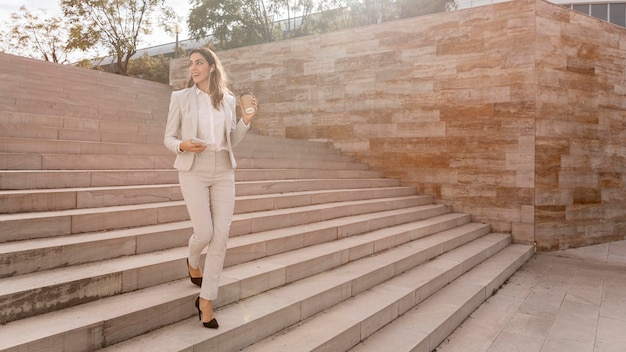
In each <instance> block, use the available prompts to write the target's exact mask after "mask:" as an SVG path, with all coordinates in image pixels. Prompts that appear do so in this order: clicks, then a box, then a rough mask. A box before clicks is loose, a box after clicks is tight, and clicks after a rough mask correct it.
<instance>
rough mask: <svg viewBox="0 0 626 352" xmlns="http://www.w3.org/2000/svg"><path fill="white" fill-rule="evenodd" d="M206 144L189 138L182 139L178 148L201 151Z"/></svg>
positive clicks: (187, 150)
mask: <svg viewBox="0 0 626 352" xmlns="http://www.w3.org/2000/svg"><path fill="white" fill-rule="evenodd" d="M206 147H207V145H206V144H204V143H201V142H194V141H192V139H191V138H189V139H188V140H186V141H182V142H181V143H180V144H179V146H178V148H180V150H182V151H183V152H192V153H202V152H203V151H204V150H205V149H206Z"/></svg>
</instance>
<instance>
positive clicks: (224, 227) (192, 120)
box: [164, 49, 258, 329]
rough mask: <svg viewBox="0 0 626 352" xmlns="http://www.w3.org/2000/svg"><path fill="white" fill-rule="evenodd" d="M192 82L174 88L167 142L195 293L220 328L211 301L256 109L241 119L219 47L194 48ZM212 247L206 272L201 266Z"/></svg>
mask: <svg viewBox="0 0 626 352" xmlns="http://www.w3.org/2000/svg"><path fill="white" fill-rule="evenodd" d="M189 74H190V75H191V78H190V80H189V84H188V88H186V89H182V90H179V91H175V92H173V93H172V97H171V100H170V107H169V113H168V116H167V125H166V127H165V137H164V144H165V146H166V147H167V148H168V149H169V150H171V151H172V152H174V153H176V161H175V162H174V167H175V168H176V169H178V170H179V174H178V178H179V182H180V188H181V191H182V194H183V199H184V200H185V204H186V205H187V211H188V212H189V217H190V219H191V224H192V226H193V234H192V235H191V237H190V238H189V254H188V258H187V267H188V271H189V277H190V278H191V282H193V283H194V284H196V285H198V286H200V295H199V296H198V298H197V299H196V308H197V309H198V316H199V318H200V320H201V321H202V324H203V325H204V327H207V328H212V329H217V328H218V326H219V325H218V323H217V320H216V319H215V317H214V316H213V308H212V305H211V301H212V300H214V299H215V298H217V292H218V288H219V276H220V273H221V271H222V268H223V266H224V256H225V255H226V242H227V240H228V232H229V230H230V224H231V221H232V217H233V211H234V208H235V171H234V169H235V168H236V166H237V164H236V162H235V157H234V155H233V147H234V146H235V145H237V143H239V142H240V141H241V140H242V139H243V137H244V135H245V134H246V132H247V131H248V129H249V127H250V121H251V120H252V117H253V116H254V115H255V114H256V111H257V110H258V109H257V103H256V99H255V98H253V99H252V104H253V106H254V107H255V109H254V112H253V113H250V114H248V113H246V112H245V110H244V109H242V117H241V119H240V120H239V121H237V117H236V110H235V102H236V99H235V97H234V96H233V95H232V94H231V92H230V91H229V90H228V88H227V85H228V79H227V78H226V74H225V72H224V69H223V67H222V64H221V63H220V61H219V59H218V57H217V56H216V55H215V53H214V52H212V51H211V50H208V49H194V50H192V51H191V54H190V56H189ZM205 248H208V249H207V254H206V258H205V261H204V273H203V272H202V269H201V266H200V257H201V253H202V251H203V250H204V249H205Z"/></svg>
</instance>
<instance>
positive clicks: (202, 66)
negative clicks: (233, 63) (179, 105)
mask: <svg viewBox="0 0 626 352" xmlns="http://www.w3.org/2000/svg"><path fill="white" fill-rule="evenodd" d="M212 70H213V67H211V66H210V65H209V62H208V61H207V60H206V59H205V58H204V56H202V54H200V53H193V54H191V56H190V57H189V74H190V75H191V78H192V79H193V82H194V83H195V84H200V85H204V84H205V83H204V82H207V83H208V81H209V75H210V74H211V71H212Z"/></svg>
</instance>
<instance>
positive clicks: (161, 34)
mask: <svg viewBox="0 0 626 352" xmlns="http://www.w3.org/2000/svg"><path fill="white" fill-rule="evenodd" d="M60 3H61V0H0V26H2V27H4V25H5V22H9V23H10V19H11V13H15V12H19V10H20V7H21V6H26V9H28V11H29V12H31V13H33V14H40V11H39V9H44V10H46V16H47V17H57V16H59V17H60V16H61V15H62V12H61V5H60ZM165 4H166V5H167V6H170V7H172V8H173V9H174V10H175V11H176V15H177V16H179V17H181V19H182V20H183V22H181V23H180V25H181V28H182V30H183V31H182V33H181V34H179V36H178V39H179V40H184V39H187V38H188V35H187V23H186V19H187V17H188V16H189V8H190V6H189V0H178V1H177V0H165ZM172 25H173V24H172ZM175 41H176V37H175V36H174V35H173V34H168V33H165V31H163V30H161V29H160V28H157V27H156V26H155V28H154V31H153V34H152V35H151V36H150V37H147V38H145V39H144V45H140V48H144V47H150V46H155V45H161V44H167V43H174V42H175Z"/></svg>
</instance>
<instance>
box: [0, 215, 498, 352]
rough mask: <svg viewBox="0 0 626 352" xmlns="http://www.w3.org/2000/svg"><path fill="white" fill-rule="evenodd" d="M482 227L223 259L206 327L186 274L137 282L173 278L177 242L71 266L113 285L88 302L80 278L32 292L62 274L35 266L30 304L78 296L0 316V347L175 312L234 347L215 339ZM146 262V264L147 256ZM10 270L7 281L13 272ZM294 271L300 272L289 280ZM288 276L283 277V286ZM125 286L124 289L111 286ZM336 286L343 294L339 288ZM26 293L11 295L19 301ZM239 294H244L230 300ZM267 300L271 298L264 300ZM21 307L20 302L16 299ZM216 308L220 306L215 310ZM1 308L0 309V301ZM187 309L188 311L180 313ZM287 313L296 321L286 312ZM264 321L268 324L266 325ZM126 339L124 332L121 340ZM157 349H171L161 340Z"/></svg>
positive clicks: (198, 331) (61, 339)
mask: <svg viewBox="0 0 626 352" xmlns="http://www.w3.org/2000/svg"><path fill="white" fill-rule="evenodd" d="M488 231H489V226H488V225H484V224H475V223H474V224H467V225H463V226H460V227H457V228H454V229H451V230H447V231H442V232H439V233H437V234H435V235H432V236H431V235H430V234H429V233H425V232H424V231H415V232H414V231H411V229H408V228H406V225H403V227H402V229H401V230H396V231H394V228H393V227H388V228H385V229H381V230H377V231H373V232H370V233H367V234H364V235H362V236H352V237H346V238H341V239H337V240H335V241H332V242H329V243H322V244H317V245H314V246H310V247H306V248H302V249H299V250H293V251H289V252H287V253H282V254H277V255H274V256H271V257H267V258H262V259H259V260H255V261H250V262H246V263H243V264H240V265H235V266H231V267H228V268H225V269H224V272H223V274H222V276H221V279H220V295H219V298H218V299H217V300H215V301H214V302H213V304H214V307H215V308H216V309H217V311H216V315H217V317H219V319H220V324H221V325H222V326H223V327H220V329H219V330H217V331H212V332H210V331H207V330H206V329H204V328H202V327H201V325H198V324H199V323H198V322H197V320H196V319H197V315H196V312H195V307H194V306H193V301H194V299H195V297H196V295H197V287H194V286H193V285H192V284H191V283H190V282H189V281H188V279H182V280H178V281H172V282H167V283H165V284H161V285H159V284H157V285H155V286H150V287H149V288H145V289H137V288H139V287H138V286H139V285H140V284H141V283H142V282H143V283H148V284H150V283H149V282H147V281H151V280H155V277H160V279H159V280H161V282H166V281H168V280H171V278H169V277H166V276H171V275H170V271H176V272H178V273H179V274H178V275H174V277H175V276H179V277H180V276H184V275H186V265H185V262H184V258H186V257H185V253H184V252H185V248H180V249H177V251H178V252H176V250H172V251H165V252H163V253H160V254H159V253H155V254H152V255H151V256H152V257H153V259H152V260H150V259H149V258H146V256H133V257H130V258H121V259H118V260H115V261H114V263H110V264H106V263H96V264H93V265H84V266H81V267H80V269H79V272H82V275H83V276H84V277H85V278H91V279H90V281H89V282H90V283H93V284H95V283H94V282H95V281H97V278H99V277H101V278H103V280H105V281H106V278H107V277H109V278H110V279H111V280H110V281H111V282H109V283H108V286H107V287H110V291H112V292H115V291H117V292H116V294H115V295H114V296H111V297H106V298H101V299H98V300H95V301H93V302H87V303H83V302H84V301H83V302H80V300H81V299H82V300H85V299H86V298H85V296H87V295H89V294H90V293H91V294H96V295H97V294H101V293H102V292H101V291H92V290H90V289H89V287H82V288H78V289H77V286H74V291H81V292H82V294H81V293H78V292H77V293H76V294H78V295H80V297H81V298H80V299H75V298H72V296H71V294H70V292H67V291H63V289H58V291H56V294H53V293H55V292H51V293H49V294H43V293H40V291H38V290H34V289H32V285H33V284H34V285H37V286H42V285H48V286H47V287H50V289H52V290H53V289H54V287H55V285H54V284H56V283H57V282H58V280H57V282H55V280H54V278H59V280H60V279H62V278H63V277H64V275H63V274H61V273H59V274H57V275H41V276H42V279H44V278H45V281H47V282H49V283H46V284H44V283H43V282H41V281H39V280H36V279H35V277H36V275H38V274H33V275H31V276H30V277H28V279H22V283H21V286H22V287H24V288H27V289H29V290H32V292H33V294H34V295H36V297H37V298H39V300H41V301H42V302H41V303H40V305H42V306H43V305H45V304H46V302H49V301H50V300H52V299H53V297H55V296H58V297H65V298H64V299H65V300H66V301H74V302H73V304H77V303H81V304H80V305H78V306H74V307H71V308H67V309H58V310H56V311H54V312H51V313H46V314H41V315H37V316H34V317H30V318H24V319H21V320H17V321H13V322H9V323H6V324H5V325H4V326H3V328H2V329H1V330H0V350H3V351H14V350H19V349H22V350H23V349H24V348H26V349H29V350H39V349H46V346H47V347H48V348H49V347H50V346H62V349H63V350H64V351H67V352H70V351H91V350H95V349H98V348H100V347H103V346H107V345H113V344H115V343H117V342H121V341H124V340H127V339H130V338H133V337H136V336H140V335H141V334H144V333H147V332H148V331H151V330H154V329H157V328H159V327H163V326H167V325H170V324H174V323H176V322H177V321H181V320H183V322H182V324H183V325H188V324H192V323H193V324H196V325H195V329H191V330H190V331H188V333H192V334H193V335H194V336H195V338H201V339H203V340H204V339H207V338H210V337H211V336H212V335H214V336H217V337H216V338H212V339H211V340H210V341H212V342H211V343H215V341H216V339H219V340H221V341H220V345H221V346H223V347H222V348H224V350H230V351H234V350H236V349H231V348H229V347H225V346H231V344H232V343H233V340H234V341H237V340H239V342H236V343H242V342H244V343H245V344H244V345H242V346H240V347H245V346H246V345H249V344H250V343H253V342H255V341H256V340H258V339H260V338H262V337H264V336H259V334H265V336H267V335H269V334H271V333H275V332H277V331H278V330H274V329H276V328H277V327H286V326H288V325H291V324H293V323H295V322H297V321H299V320H300V319H303V318H305V317H306V316H307V314H308V315H312V314H315V313H317V312H319V311H321V310H322V309H325V308H328V307H329V306H331V305H332V304H335V303H338V302H335V300H339V301H341V300H343V299H345V298H348V297H349V296H350V295H354V294H357V293H358V292H360V291H363V290H366V289H368V288H370V287H373V286H375V285H376V284H378V283H380V282H383V281H385V280H387V279H389V278H391V277H393V276H394V275H397V274H399V273H400V272H403V271H405V270H407V269H410V268H411V267H413V266H415V265H418V264H420V263H424V262H426V261H428V260H430V259H432V258H434V257H435V256H437V255H439V254H441V253H443V252H444V251H447V250H450V249H452V248H454V247H457V246H460V245H462V244H464V243H467V242H470V241H472V240H474V239H476V238H479V237H481V236H484V235H485V234H486V233H487V232H488ZM156 257H159V258H156ZM124 261H126V262H129V261H130V262H134V263H135V265H136V266H143V267H145V269H144V270H143V271H142V272H141V275H139V273H135V274H131V273H129V274H128V275H127V277H124V276H125V275H117V276H110V275H109V273H111V272H116V270H117V271H118V272H119V270H120V269H116V265H115V264H117V265H119V264H120V263H121V262H124ZM153 263H154V265H151V264H153ZM157 263H158V264H157ZM352 263H354V264H352ZM456 265H459V264H458V263H457V264H456ZM165 266H170V267H171V268H170V270H169V271H166V270H165V269H164V267H165ZM332 269H336V273H334V275H333V274H331V273H330V272H329V270H332ZM59 270H68V269H59ZM151 274H152V275H151ZM15 279H16V278H15ZM15 279H13V280H12V281H16V280H15ZM124 279H126V280H124ZM301 279H306V280H303V281H299V282H298V280H301ZM67 281H69V280H67ZM289 283H291V284H290V285H287V284H289ZM152 284H154V283H152ZM15 285H17V284H14V286H13V287H16V286H15ZM18 286H19V285H18ZM87 286H89V285H87ZM276 288H278V290H279V291H280V292H292V294H293V293H297V295H298V296H300V297H304V296H308V297H306V298H300V301H299V302H297V301H296V302H294V301H293V298H292V299H290V298H288V297H289V295H283V294H280V292H278V293H273V292H271V291H270V292H266V293H262V292H265V291H267V290H271V289H276ZM134 289H136V290H134ZM0 290H3V291H5V292H6V290H7V289H6V288H5V285H4V284H3V285H0ZM126 290H128V291H132V292H128V293H121V292H126ZM351 291H352V292H351ZM61 293H62V294H61ZM340 293H342V294H340ZM345 294H347V295H348V296H347V297H345ZM3 296H4V295H3ZM16 297H17V296H16ZM36 297H31V299H27V298H26V297H23V296H22V298H19V297H17V298H18V299H20V300H21V301H22V302H24V303H26V302H31V301H32V300H33V298H36ZM246 298H249V299H247V300H245V301H242V302H240V303H238V304H233V303H236V302H239V301H240V300H243V299H246ZM39 300H36V301H39ZM268 300H269V301H274V302H273V303H272V304H269V302H268ZM2 301H5V300H4V299H3V300H2ZM259 301H265V303H262V304H259V305H257V304H254V302H259ZM15 303H17V302H14V303H13V304H12V305H11V306H20V305H19V304H15ZM22 307H25V306H24V305H22ZM220 307H224V308H223V309H220ZM307 307H308V308H307ZM25 308H27V307H25ZM301 309H306V310H307V314H303V312H300V311H299V310H301ZM260 311H263V312H260ZM2 312H5V310H4V309H3V310H2ZM258 313H262V316H258ZM3 314H6V313H3ZM191 316H193V317H194V318H189V317H191ZM263 316H266V317H270V320H271V323H270V321H268V319H263ZM186 318H189V319H186ZM185 319H186V320H185ZM293 319H296V320H295V321H293ZM176 326H177V325H174V326H170V327H168V328H167V334H165V332H164V331H160V332H161V334H158V335H161V336H164V337H165V335H167V336H168V337H169V336H179V337H180V336H187V337H190V336H189V334H188V333H187V334H184V335H177V334H178V332H177V331H176ZM242 329H244V330H246V331H250V332H251V333H250V334H244V335H246V339H254V340H255V341H243V340H242V339H241V336H237V335H241V332H242ZM268 329H272V330H271V331H269V332H268ZM194 332H195V333H194ZM171 334H174V335H171ZM152 336H154V334H148V335H146V336H142V337H140V339H141V340H144V339H147V340H150V338H151V337H152ZM219 336H222V337H219ZM162 341H163V340H161V343H163V342H162ZM133 342H134V341H130V343H131V344H132V343H133ZM204 343H206V342H204ZM153 346H157V345H153ZM164 346H166V345H161V348H158V347H157V348H153V349H147V350H163V347H164ZM135 350H136V349H135ZM166 350H173V349H171V348H170V347H169V346H168V348H166ZM211 350H212V349H211Z"/></svg>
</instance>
